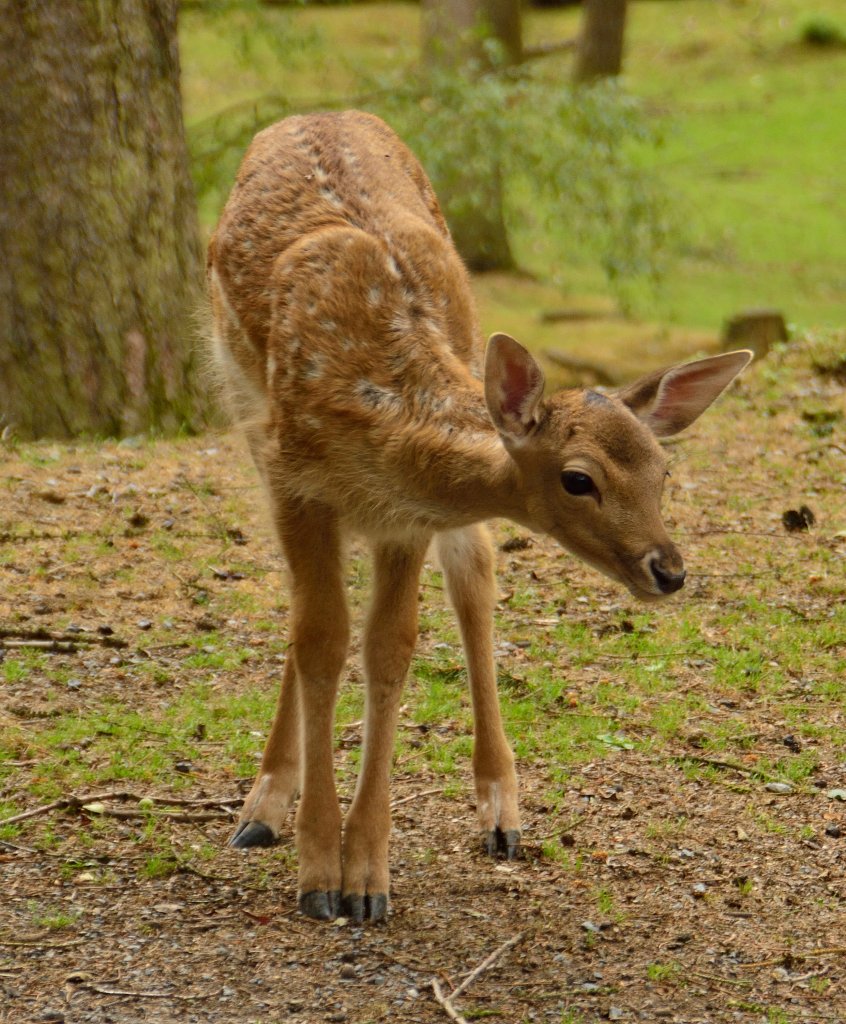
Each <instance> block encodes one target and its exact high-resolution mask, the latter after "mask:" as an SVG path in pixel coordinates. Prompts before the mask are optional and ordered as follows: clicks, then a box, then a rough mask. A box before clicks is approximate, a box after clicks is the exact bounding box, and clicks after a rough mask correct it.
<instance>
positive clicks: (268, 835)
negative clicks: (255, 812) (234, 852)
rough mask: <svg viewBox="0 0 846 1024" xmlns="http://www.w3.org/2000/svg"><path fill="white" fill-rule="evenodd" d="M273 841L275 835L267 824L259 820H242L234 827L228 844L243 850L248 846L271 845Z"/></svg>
mask: <svg viewBox="0 0 846 1024" xmlns="http://www.w3.org/2000/svg"><path fill="white" fill-rule="evenodd" d="M275 842H276V836H275V835H274V834H273V831H272V829H271V828H270V826H269V825H265V824H263V823H262V822H260V821H244V822H242V823H241V824H240V825H239V826H238V827H237V828H236V829H235V835H234V836H232V838H231V839H230V840H229V845H230V846H234V847H235V848H236V849H238V850H245V849H247V847H249V846H272V845H273V844H274V843H275Z"/></svg>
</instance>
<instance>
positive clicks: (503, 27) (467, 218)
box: [422, 0, 523, 270]
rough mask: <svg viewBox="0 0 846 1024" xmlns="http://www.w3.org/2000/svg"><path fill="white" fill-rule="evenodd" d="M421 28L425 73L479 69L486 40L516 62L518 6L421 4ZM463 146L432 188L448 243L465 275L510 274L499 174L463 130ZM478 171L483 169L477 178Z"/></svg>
mask: <svg viewBox="0 0 846 1024" xmlns="http://www.w3.org/2000/svg"><path fill="white" fill-rule="evenodd" d="M422 26H423V40H422V50H423V59H424V63H425V65H426V66H427V67H428V68H429V70H430V71H431V72H442V73H443V72H452V73H455V74H460V73H461V72H462V71H464V72H466V71H467V69H472V68H473V67H474V66H475V67H476V68H477V69H482V68H484V67H485V66H486V65H488V63H489V62H488V58H487V55H486V52H485V48H484V40H485V39H486V38H491V39H495V40H496V41H497V42H498V43H499V44H500V46H501V48H502V53H503V54H504V57H505V60H506V62H507V63H516V62H518V61H519V60H520V59H521V57H522V52H523V44H522V35H521V20H520V3H519V0H422ZM464 141H465V144H466V150H465V153H464V154H462V155H463V157H464V159H463V160H462V163H461V165H460V166H456V167H453V168H452V173H451V175H450V179H449V180H448V181H442V182H439V183H438V186H439V187H438V191H439V198H440V200H441V202H442V205H443V207H444V213H445V215H446V218H447V221H448V223H449V227H450V232H451V234H452V239H453V241H454V242H455V246H456V248H457V249H458V251H459V253H461V256H462V257H463V259H464V261H465V263H466V264H467V266H468V267H470V269H471V270H508V269H511V268H513V266H514V257H513V256H512V253H511V246H510V245H509V241H508V232H507V230H506V227H505V219H504V213H503V192H502V172H501V168H500V166H499V164H498V163H497V161H496V159H495V157H492V156H491V152H490V147H489V146H487V145H486V142H485V140H484V139H483V138H480V135H479V133H478V132H475V131H473V130H472V129H470V128H468V130H466V132H465V133H464ZM480 167H481V168H485V169H486V170H485V172H484V173H483V174H482V176H480V174H479V168H480ZM468 197H472V199H470V200H469V199H468Z"/></svg>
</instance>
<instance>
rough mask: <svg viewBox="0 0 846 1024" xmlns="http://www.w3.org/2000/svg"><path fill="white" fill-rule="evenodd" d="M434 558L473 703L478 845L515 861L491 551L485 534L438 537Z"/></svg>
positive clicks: (515, 821)
mask: <svg viewBox="0 0 846 1024" xmlns="http://www.w3.org/2000/svg"><path fill="white" fill-rule="evenodd" d="M438 557H439V559H440V562H441V567H442V568H443V571H444V579H445V581H446V586H447V593H448V594H449V598H450V601H451V602H452V605H453V608H454V609H455V613H456V616H457V618H458V626H459V629H460V631H461V639H462V643H463V645H464V654H465V657H466V659H467V674H468V676H469V679H470V694H471V699H472V702H473V732H474V747H473V775H474V779H475V783H476V811H477V814H478V818H479V826H480V828H481V832H482V843H483V845H484V848H485V850H486V851H487V853H489V854H490V855H491V856H496V855H497V854H503V855H504V856H506V857H508V859H509V860H511V859H512V858H514V857H516V855H517V850H518V849H519V846H520V809H519V804H518V795H517V774H516V772H515V770H514V755H513V754H512V752H511V747H510V746H509V744H508V740H507V739H506V736H505V731H504V729H503V727H502V716H501V714H500V709H499V698H498V695H497V690H496V667H495V665H494V658H493V613H494V605H495V603H496V582H495V579H494V552H493V547H492V545H491V540H490V537H489V535H488V532H487V530H486V529H485V528H484V527H483V526H469V527H465V528H464V529H461V530H450V531H446V532H444V533H440V534H438Z"/></svg>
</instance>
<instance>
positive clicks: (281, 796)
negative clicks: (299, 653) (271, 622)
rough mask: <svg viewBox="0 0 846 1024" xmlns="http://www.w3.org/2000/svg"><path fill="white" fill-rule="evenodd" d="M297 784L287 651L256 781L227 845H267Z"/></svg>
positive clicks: (292, 676) (292, 672)
mask: <svg viewBox="0 0 846 1024" xmlns="http://www.w3.org/2000/svg"><path fill="white" fill-rule="evenodd" d="M299 787H300V701H299V692H298V686H297V670H296V668H295V665H294V657H293V653H292V652H291V651H289V652H288V657H287V658H286V659H285V668H284V670H283V673H282V687H281V689H280V691H279V699H278V701H277V703H276V714H275V716H274V718H273V725H272V726H271V729H270V735H269V736H268V738H267V743H266V744H265V747H264V753H263V754H262V758H261V767H260V768H259V772H258V775H257V776H256V781H255V782H254V783H253V788H252V789H251V790H250V792H249V793H248V794H247V798H246V800H245V801H244V807H243V809H242V811H241V817H240V820H239V822H238V828H237V829H236V830H235V834H234V835H233V836H232V839H231V840H230V842H229V845H230V846H237V847H247V846H269V845H270V844H271V843H272V842H273V841H274V840H275V839H277V838H278V837H279V832H280V830H281V828H282V823H283V822H284V820H285V818H286V817H287V814H288V811H289V810H290V808H291V805H292V804H293V802H294V798H295V797H296V795H297V791H298V790H299Z"/></svg>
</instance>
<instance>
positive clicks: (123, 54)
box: [0, 0, 205, 437]
mask: <svg viewBox="0 0 846 1024" xmlns="http://www.w3.org/2000/svg"><path fill="white" fill-rule="evenodd" d="M176 14H177V2H176V0H97V2H94V0H91V2H85V3H56V2H55V0H14V2H12V3H8V4H6V5H5V10H4V14H3V18H2V19H1V20H0V418H2V421H4V422H5V423H6V424H12V425H13V426H14V427H15V429H16V431H17V432H18V434H20V435H21V436H53V437H68V436H74V435H77V434H80V433H90V434H98V435H104V434H105V435H117V434H124V433H134V432H137V431H141V430H144V429H147V428H149V427H155V428H159V429H164V430H169V429H175V428H178V427H180V426H184V425H189V426H190V425H195V424H197V423H198V422H199V420H200V418H201V415H202V412H203V409H204V406H205V402H204V399H203V397H202V394H201V389H200V388H199V386H198V383H197V380H196V377H197V374H196V362H197V359H196V355H195V352H194V344H193V336H194V333H195V332H194V329H193V326H192V323H191V321H192V319H193V314H194V310H195V309H196V305H197V300H198V297H199V294H200V293H199V288H200V282H201V252H200V243H199V232H198V227H197V219H196V209H195V205H194V196H193V190H192V187H191V182H190V177H189V169H188V158H187V150H186V145H185V137H184V128H183V122H182V105H181V96H180V87H179V57H178V50H177V37H176Z"/></svg>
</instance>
